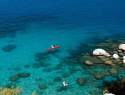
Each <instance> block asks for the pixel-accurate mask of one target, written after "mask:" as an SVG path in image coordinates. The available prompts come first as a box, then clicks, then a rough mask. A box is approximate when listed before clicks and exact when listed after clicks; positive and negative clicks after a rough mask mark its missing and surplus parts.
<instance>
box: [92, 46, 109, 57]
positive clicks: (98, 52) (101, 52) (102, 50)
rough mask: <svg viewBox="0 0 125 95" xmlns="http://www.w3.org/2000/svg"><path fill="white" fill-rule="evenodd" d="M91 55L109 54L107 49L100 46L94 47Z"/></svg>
mask: <svg viewBox="0 0 125 95" xmlns="http://www.w3.org/2000/svg"><path fill="white" fill-rule="evenodd" d="M93 55H96V56H110V54H109V53H108V52H107V51H105V50H104V49H101V48H99V49H95V50H94V51H93Z"/></svg>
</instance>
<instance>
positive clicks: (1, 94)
mask: <svg viewBox="0 0 125 95" xmlns="http://www.w3.org/2000/svg"><path fill="white" fill-rule="evenodd" d="M0 95H21V88H19V87H16V88H6V87H5V88H4V87H1V88H0Z"/></svg>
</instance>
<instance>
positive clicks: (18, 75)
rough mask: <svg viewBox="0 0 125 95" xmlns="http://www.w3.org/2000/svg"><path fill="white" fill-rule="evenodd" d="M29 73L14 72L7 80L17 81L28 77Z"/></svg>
mask: <svg viewBox="0 0 125 95" xmlns="http://www.w3.org/2000/svg"><path fill="white" fill-rule="evenodd" d="M30 75H31V74H30V73H28V72H21V73H16V74H14V75H13V76H11V77H10V78H9V80H10V81H12V82H16V81H18V80H20V79H23V78H28V77H30Z"/></svg>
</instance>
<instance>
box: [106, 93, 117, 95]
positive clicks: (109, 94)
mask: <svg viewBox="0 0 125 95" xmlns="http://www.w3.org/2000/svg"><path fill="white" fill-rule="evenodd" d="M104 95H115V94H112V93H105V94H104Z"/></svg>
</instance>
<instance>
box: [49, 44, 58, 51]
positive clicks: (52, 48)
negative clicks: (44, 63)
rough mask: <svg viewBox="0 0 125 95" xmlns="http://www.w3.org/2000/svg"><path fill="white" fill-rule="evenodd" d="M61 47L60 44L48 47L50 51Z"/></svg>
mask: <svg viewBox="0 0 125 95" xmlns="http://www.w3.org/2000/svg"><path fill="white" fill-rule="evenodd" d="M59 48H60V46H59V45H51V47H50V48H48V52H52V51H56V50H58V49H59Z"/></svg>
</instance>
